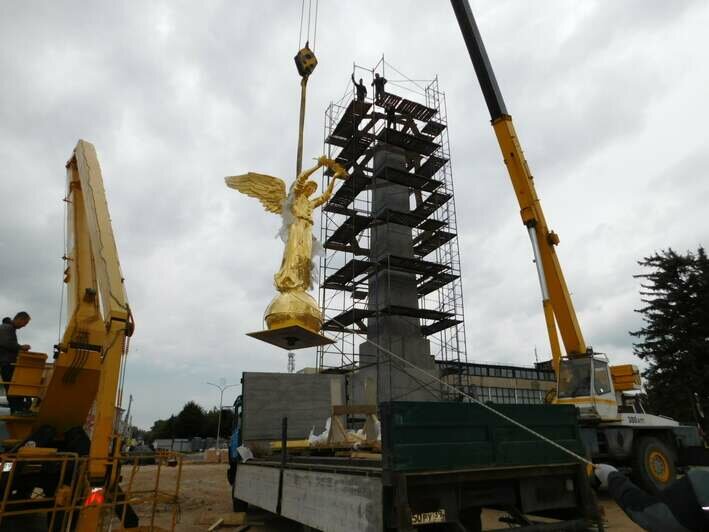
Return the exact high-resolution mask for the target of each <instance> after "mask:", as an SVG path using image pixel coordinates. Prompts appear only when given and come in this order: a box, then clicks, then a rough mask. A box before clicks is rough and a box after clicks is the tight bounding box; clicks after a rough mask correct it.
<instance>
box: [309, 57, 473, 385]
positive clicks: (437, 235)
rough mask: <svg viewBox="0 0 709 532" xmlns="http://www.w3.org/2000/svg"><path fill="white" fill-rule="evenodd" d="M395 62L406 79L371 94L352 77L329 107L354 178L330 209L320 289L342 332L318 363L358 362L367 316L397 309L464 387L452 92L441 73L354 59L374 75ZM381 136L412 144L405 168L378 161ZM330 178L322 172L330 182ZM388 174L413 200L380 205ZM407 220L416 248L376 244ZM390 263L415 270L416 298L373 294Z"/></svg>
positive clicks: (332, 136) (335, 366) (334, 367)
mask: <svg viewBox="0 0 709 532" xmlns="http://www.w3.org/2000/svg"><path fill="white" fill-rule="evenodd" d="M389 72H393V73H396V74H398V75H399V76H401V78H402V79H392V80H388V82H387V90H386V91H383V92H382V93H380V94H378V95H375V94H371V93H369V94H367V96H366V97H365V98H358V97H357V93H356V87H355V86H354V85H353V84H350V85H349V86H348V90H346V91H345V94H344V96H343V97H342V98H341V99H340V100H339V101H337V102H332V103H330V105H329V106H328V108H327V110H326V112H325V124H324V144H325V152H326V153H327V154H328V157H331V158H334V159H336V160H337V161H338V162H339V163H340V164H342V165H343V166H344V167H345V168H347V170H348V172H349V173H350V178H349V179H348V180H347V181H344V182H343V183H342V184H341V185H340V186H339V188H337V189H336V190H335V193H334V194H333V196H332V198H331V199H330V201H329V202H328V203H327V204H326V205H325V206H324V208H323V210H322V214H321V224H320V241H321V243H322V244H323V248H324V249H323V251H322V254H321V256H320V264H319V279H320V292H319V299H320V306H321V309H322V311H323V314H324V318H325V319H324V324H323V330H325V331H327V332H328V334H329V336H331V337H332V338H333V339H334V340H335V342H334V343H333V344H330V345H325V346H322V347H319V348H318V352H317V367H318V369H319V370H320V371H331V372H350V371H352V370H354V369H357V368H359V367H360V360H359V354H358V348H359V345H360V344H361V343H362V342H363V340H361V335H364V334H367V324H371V323H372V320H375V321H376V322H377V323H378V322H379V320H380V319H384V318H386V317H391V316H397V317H400V318H402V319H408V320H418V324H419V327H420V331H421V334H422V336H423V337H425V338H426V339H428V341H429V343H430V348H431V355H433V356H434V358H435V360H436V361H437V362H438V367H439V368H441V370H442V373H443V375H444V377H445V378H446V380H447V381H448V382H450V383H451V384H455V385H458V386H461V387H464V383H465V382H467V381H466V380H465V378H464V375H463V374H464V373H466V371H467V369H466V368H467V367H468V364H467V362H468V361H467V350H466V336H465V319H464V309H463V289H462V279H461V267H460V251H459V246H458V237H457V235H458V229H457V218H456V210H455V195H454V190H453V174H452V168H451V162H450V146H449V139H448V128H447V111H446V103H445V95H444V93H443V92H441V90H440V88H439V84H438V79H437V78H435V79H433V80H428V81H425V82H421V81H418V80H410V79H409V78H406V77H405V76H403V75H401V74H400V73H399V72H398V71H397V70H396V69H394V67H392V66H391V65H390V64H389V63H387V62H385V61H384V59H383V58H382V60H381V61H380V62H379V63H378V64H377V65H376V66H375V68H373V69H364V68H362V67H358V66H357V65H354V68H353V76H355V77H357V78H359V77H360V76H359V75H357V74H362V77H365V76H366V78H367V81H370V80H372V79H373V78H374V75H375V74H379V75H380V76H382V77H384V75H385V73H389ZM382 144H385V145H387V146H392V147H394V148H395V149H396V150H398V152H399V153H404V154H405V158H406V168H401V169H398V168H392V167H389V166H384V167H383V168H377V169H375V167H374V152H375V150H376V149H377V147H378V146H380V145H382ZM328 178H329V176H328V175H327V173H326V174H324V175H323V183H322V186H323V187H324V186H326V184H327V180H328ZM382 181H384V182H387V183H395V184H397V185H402V186H404V187H407V188H408V190H409V208H408V209H407V210H404V209H402V210H394V209H391V208H385V209H381V210H379V211H378V212H373V189H374V188H375V187H376V185H377V183H381V182H382ZM402 226H403V227H404V228H408V229H405V230H406V231H408V230H410V231H411V238H412V240H411V249H412V253H411V254H409V255H407V256H400V255H396V254H386V255H385V256H383V257H382V255H381V253H378V254H376V255H377V256H376V257H375V256H373V255H375V254H373V253H370V248H371V243H372V232H373V231H374V230H376V229H375V228H377V227H384V228H389V227H402ZM385 230H386V229H385ZM382 272H384V274H383V275H382ZM388 272H405V273H406V274H408V275H410V276H412V275H415V278H416V293H417V299H418V301H417V304H416V305H413V306H412V305H395V304H391V301H389V298H388V297H384V298H382V301H372V300H370V297H371V293H372V292H371V291H370V288H371V284H372V283H376V282H379V283H381V282H385V283H388V278H389V275H388ZM375 292H376V293H380V291H375ZM377 297H378V296H377Z"/></svg>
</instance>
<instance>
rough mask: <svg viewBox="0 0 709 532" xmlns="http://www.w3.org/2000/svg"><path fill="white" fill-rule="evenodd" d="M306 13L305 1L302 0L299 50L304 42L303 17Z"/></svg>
mask: <svg viewBox="0 0 709 532" xmlns="http://www.w3.org/2000/svg"><path fill="white" fill-rule="evenodd" d="M304 13H305V0H301V3H300V31H299V32H298V49H300V45H301V43H302V42H303V15H304Z"/></svg>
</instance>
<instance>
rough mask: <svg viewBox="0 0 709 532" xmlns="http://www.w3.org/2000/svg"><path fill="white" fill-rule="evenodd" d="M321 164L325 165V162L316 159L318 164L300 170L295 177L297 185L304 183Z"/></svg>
mask: <svg viewBox="0 0 709 532" xmlns="http://www.w3.org/2000/svg"><path fill="white" fill-rule="evenodd" d="M323 166H325V163H323V162H322V161H321V160H320V159H318V164H316V165H315V166H313V167H312V168H306V169H305V170H303V171H302V172H300V175H298V178H297V179H296V184H297V185H302V184H304V183H305V182H306V181H307V180H308V178H309V177H310V176H311V175H313V174H314V173H315V172H317V171H318V170H319V169H320V168H322V167H323Z"/></svg>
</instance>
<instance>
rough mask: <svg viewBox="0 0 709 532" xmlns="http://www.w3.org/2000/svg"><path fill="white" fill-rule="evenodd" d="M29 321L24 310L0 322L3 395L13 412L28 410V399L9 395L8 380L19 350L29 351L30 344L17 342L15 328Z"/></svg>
mask: <svg viewBox="0 0 709 532" xmlns="http://www.w3.org/2000/svg"><path fill="white" fill-rule="evenodd" d="M29 322H30V315H29V314H27V313H26V312H18V313H17V314H16V315H15V317H14V318H13V319H9V318H5V319H3V320H2V324H0V375H2V380H3V382H5V383H6V384H5V395H6V396H7V402H8V404H9V405H10V411H11V412H12V413H13V414H17V413H20V414H22V413H24V412H26V411H27V410H28V407H29V400H28V398H26V397H19V396H9V395H7V391H8V390H9V389H10V385H9V382H10V381H11V380H12V374H13V373H14V372H15V366H14V364H15V362H17V355H18V353H19V352H20V351H29V349H30V346H29V345H27V344H19V343H18V342H17V329H22V327H24V326H25V325H27V324H28V323H29Z"/></svg>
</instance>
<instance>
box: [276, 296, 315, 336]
mask: <svg viewBox="0 0 709 532" xmlns="http://www.w3.org/2000/svg"><path fill="white" fill-rule="evenodd" d="M265 318H266V325H267V326H268V329H269V330H273V329H281V328H283V327H288V326H291V325H299V326H300V327H303V328H304V329H307V330H309V331H312V332H314V333H318V332H320V328H321V327H322V313H321V312H320V308H319V306H318V304H317V302H316V301H315V299H314V298H313V297H312V296H311V295H310V294H308V293H307V292H303V291H292V292H284V293H279V294H278V295H276V297H275V298H273V301H271V303H270V304H269V305H268V308H266V313H265Z"/></svg>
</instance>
